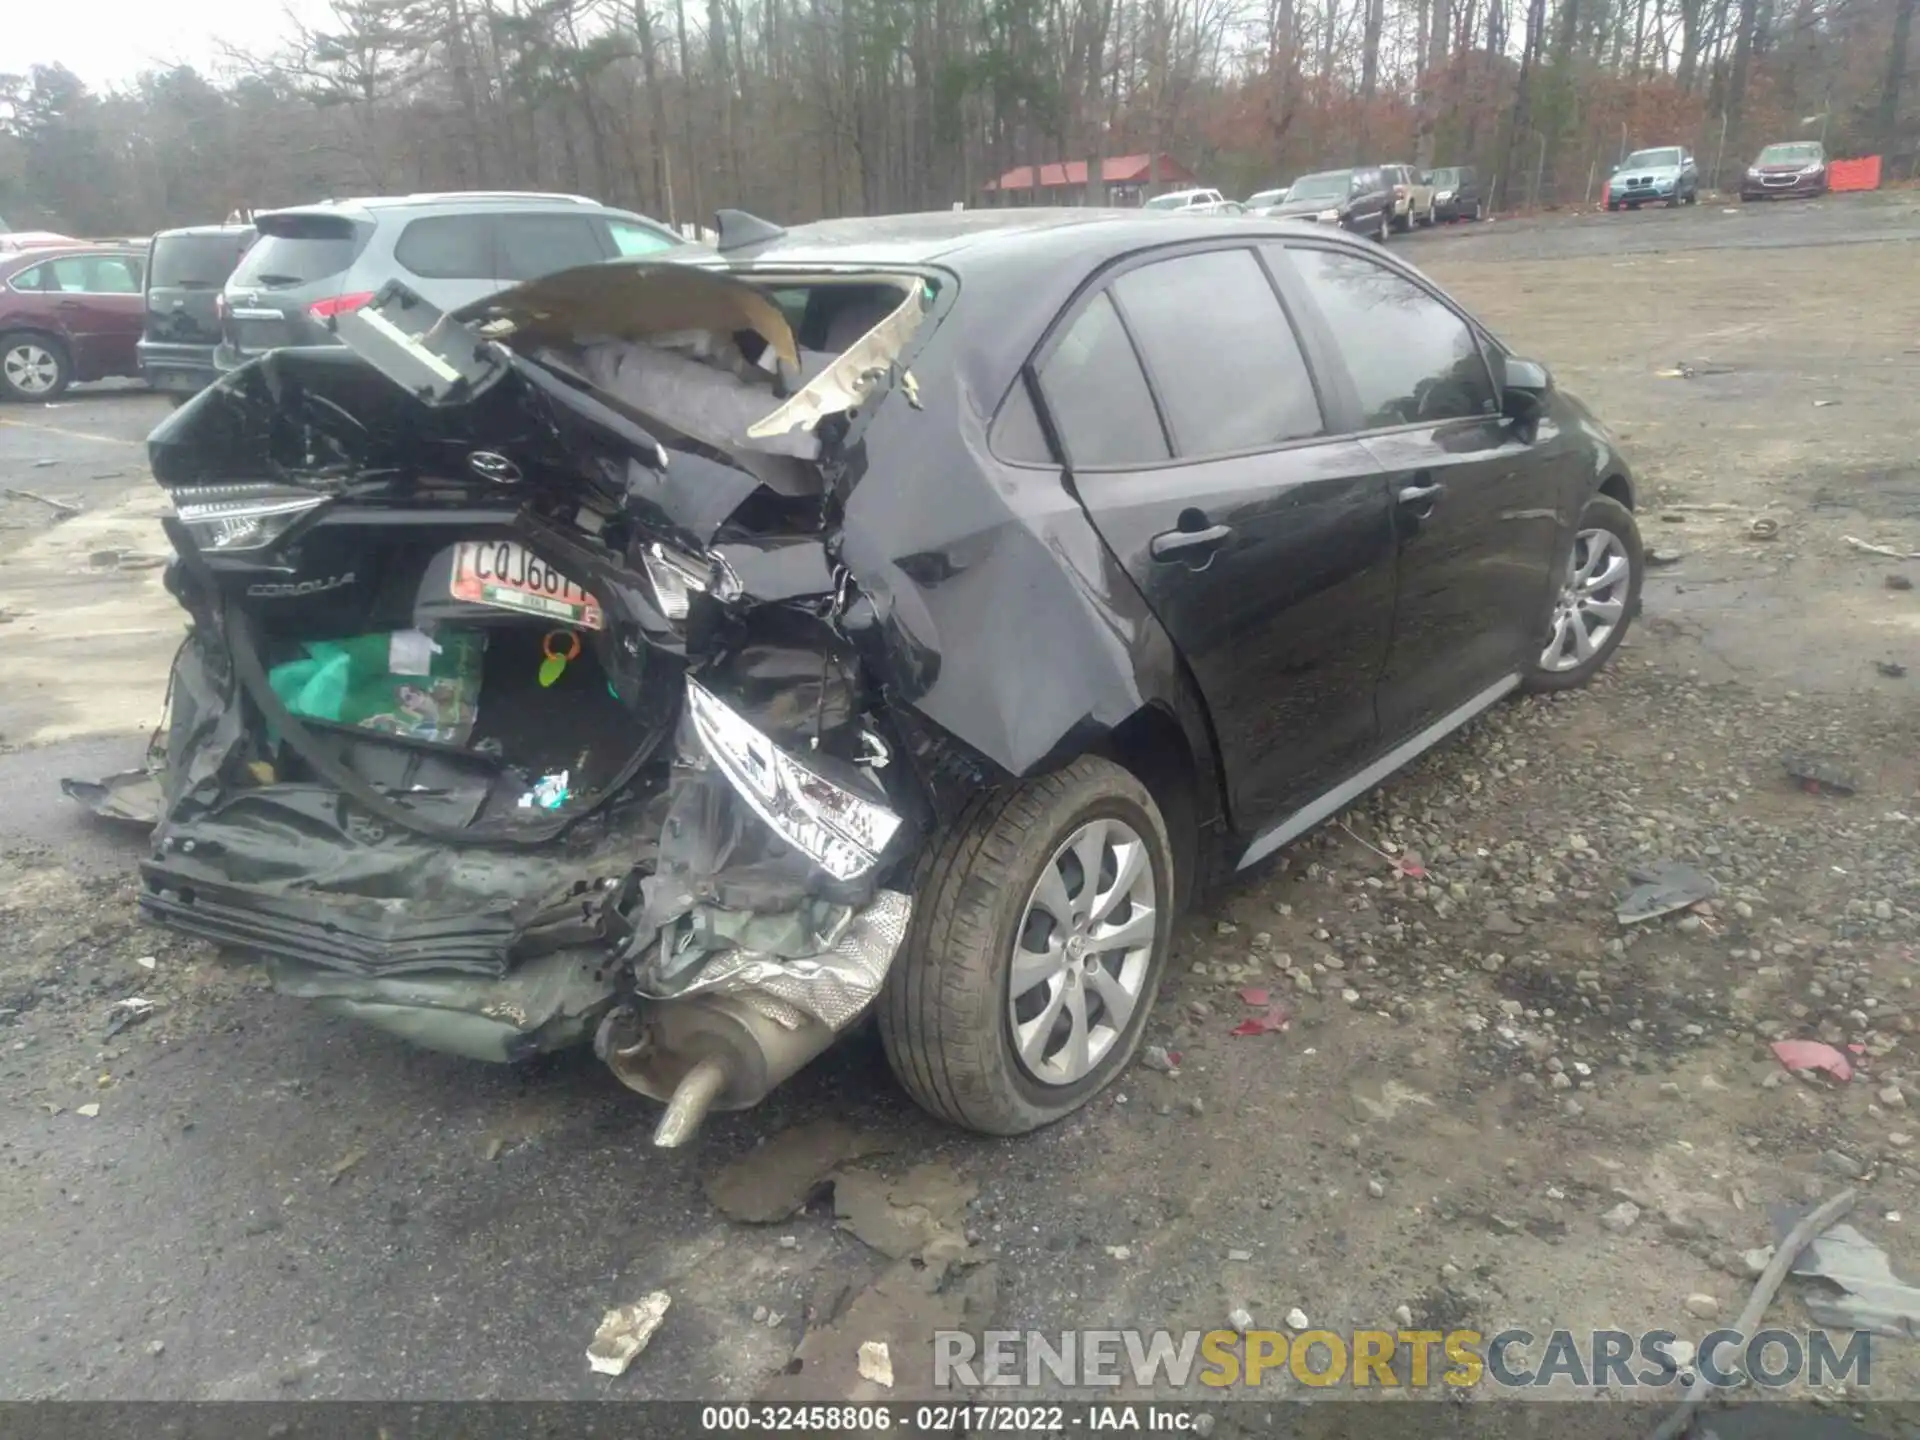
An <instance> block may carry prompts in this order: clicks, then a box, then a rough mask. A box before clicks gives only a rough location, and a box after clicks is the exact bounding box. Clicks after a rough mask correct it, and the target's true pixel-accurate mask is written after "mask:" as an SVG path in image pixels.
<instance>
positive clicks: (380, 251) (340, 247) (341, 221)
mask: <svg viewBox="0 0 1920 1440" xmlns="http://www.w3.org/2000/svg"><path fill="white" fill-rule="evenodd" d="M254 224H255V226H256V228H257V229H258V230H259V232H260V238H259V240H258V241H256V242H255V244H254V245H253V247H252V248H251V249H250V250H248V251H247V254H246V257H245V259H243V260H242V261H241V262H240V267H239V269H237V270H236V271H234V273H233V276H232V278H231V279H229V280H228V282H227V286H226V293H225V304H224V307H223V308H224V315H223V318H222V322H221V336H222V338H221V344H220V347H219V349H218V350H217V351H216V353H215V357H214V358H215V363H216V364H217V365H218V366H219V367H220V368H221V369H222V370H230V369H232V368H233V367H234V366H235V365H238V364H240V363H241V362H242V361H245V360H247V359H249V358H250V357H252V356H254V355H258V354H261V353H262V352H264V351H267V350H272V349H275V348H276V347H278V346H281V345H321V344H329V343H331V341H332V332H331V328H330V324H329V322H330V321H331V320H332V319H333V317H334V316H336V315H339V314H341V313H342V312H344V311H348V310H351V309H353V308H354V307H356V306H358V305H363V304H365V303H366V302H367V301H368V300H370V299H371V298H372V297H373V293H374V291H376V290H378V289H379V288H380V287H381V286H382V285H384V284H386V282H387V281H389V280H401V281H404V282H405V283H406V284H407V285H408V286H410V287H411V288H412V289H413V290H415V291H416V292H417V293H419V294H421V295H423V296H425V297H426V298H427V299H428V300H429V301H431V302H432V303H433V304H435V305H438V306H441V307H442V308H445V309H455V308H458V307H459V306H462V305H466V304H470V303H471V302H473V301H475V300H478V299H480V298H482V297H483V296H486V295H491V294H493V293H494V292H495V291H497V290H500V289H501V288H503V287H504V286H507V285H510V284H512V283H513V282H515V281H517V280H531V279H533V278H534V277H535V276H539V275H547V274H551V273H553V272H554V271H556V270H568V269H572V268H573V267H574V266H576V265H587V264H592V263H594V262H596V261H600V260H608V259H613V258H615V257H618V256H623V255H652V254H657V253H659V252H661V251H665V250H670V249H673V248H675V247H678V246H682V245H685V244H686V242H685V241H684V240H682V239H681V237H680V236H678V235H676V234H675V233H674V232H673V231H672V230H670V229H668V228H667V227H666V226H664V225H661V224H659V223H658V222H657V221H653V220H649V219H647V218H646V217H645V216H643V215H634V214H631V213H629V212H627V211H625V210H613V209H609V208H608V207H607V206H604V205H602V204H600V203H599V202H598V201H595V200H589V199H587V198H586V197H585V196H582V195H545V194H532V193H524V192H518V191H504V192H499V193H494V192H478V191H474V192H457V193H452V194H435V195H404V196H389V197H382V198H373V199H361V200H329V201H326V202H325V203H323V204H318V205H302V206H298V207H295V208H292V209H286V210H274V211H269V212H267V213H264V214H260V215H256V216H255V217H254Z"/></svg>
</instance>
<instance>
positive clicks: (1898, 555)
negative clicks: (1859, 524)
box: [1840, 535, 1920, 560]
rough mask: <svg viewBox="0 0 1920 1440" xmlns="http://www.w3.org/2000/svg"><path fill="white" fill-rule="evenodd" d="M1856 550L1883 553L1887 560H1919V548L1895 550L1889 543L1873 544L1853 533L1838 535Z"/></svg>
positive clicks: (1875, 553)
mask: <svg viewBox="0 0 1920 1440" xmlns="http://www.w3.org/2000/svg"><path fill="white" fill-rule="evenodd" d="M1840 538H1841V539H1842V540H1844V541H1846V542H1847V544H1849V545H1851V546H1852V547H1853V548H1854V549H1856V550H1864V551H1866V552H1867V553H1868V554H1869V555H1884V556H1886V557H1887V558H1888V559H1889V560H1920V550H1895V549H1894V548H1893V547H1892V546H1891V545H1875V544H1874V543H1873V542H1872V541H1870V540H1862V539H1859V538H1858V537H1857V536H1853V535H1842V536H1841V537H1840Z"/></svg>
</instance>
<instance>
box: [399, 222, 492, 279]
mask: <svg viewBox="0 0 1920 1440" xmlns="http://www.w3.org/2000/svg"><path fill="white" fill-rule="evenodd" d="M393 258H394V259H396V260H398V261H399V262H400V264H401V266H402V267H404V268H405V269H407V270H411V271H412V272H413V273H414V274H415V275H419V276H421V277H423V278H425V279H429V280H491V279H492V278H493V248H492V237H491V235H490V234H489V221H488V219H487V217H486V216H484V215H432V216H428V217H427V218H425V219H422V220H410V221H408V222H407V228H406V229H404V230H402V231H401V232H400V240H399V243H398V244H396V245H395V246H394V247H393Z"/></svg>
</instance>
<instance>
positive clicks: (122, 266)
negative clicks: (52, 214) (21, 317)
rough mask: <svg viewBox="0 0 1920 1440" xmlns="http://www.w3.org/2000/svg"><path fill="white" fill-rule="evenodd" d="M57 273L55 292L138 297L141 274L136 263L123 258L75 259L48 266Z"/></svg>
mask: <svg viewBox="0 0 1920 1440" xmlns="http://www.w3.org/2000/svg"><path fill="white" fill-rule="evenodd" d="M46 268H47V269H48V270H50V271H51V272H52V273H53V284H52V286H51V287H49V288H51V289H54V290H63V291H65V292H67V293H68V294H70V295H138V294H139V293H140V272H139V267H137V266H136V265H135V264H134V262H133V261H131V260H129V259H126V258H123V257H121V256H119V255H84V256H82V255H71V256H68V257H67V258H66V259H63V260H50V261H48V262H47V267H46Z"/></svg>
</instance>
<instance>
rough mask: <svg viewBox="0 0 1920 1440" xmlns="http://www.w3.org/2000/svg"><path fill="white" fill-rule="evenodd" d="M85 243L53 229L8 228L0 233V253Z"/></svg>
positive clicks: (6, 253)
mask: <svg viewBox="0 0 1920 1440" xmlns="http://www.w3.org/2000/svg"><path fill="white" fill-rule="evenodd" d="M87 243H88V242H87V241H85V240H81V239H78V238H76V237H75V236H72V235H61V234H59V233H57V232H56V231H53V230H9V231H7V232H6V233H5V234H0V255H10V254H15V253H17V252H19V251H21V250H46V249H51V248H58V247H61V246H72V245H85V244H87Z"/></svg>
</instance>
